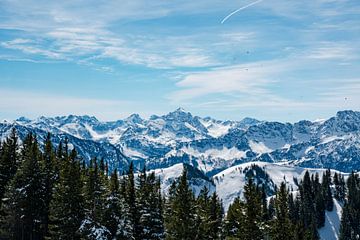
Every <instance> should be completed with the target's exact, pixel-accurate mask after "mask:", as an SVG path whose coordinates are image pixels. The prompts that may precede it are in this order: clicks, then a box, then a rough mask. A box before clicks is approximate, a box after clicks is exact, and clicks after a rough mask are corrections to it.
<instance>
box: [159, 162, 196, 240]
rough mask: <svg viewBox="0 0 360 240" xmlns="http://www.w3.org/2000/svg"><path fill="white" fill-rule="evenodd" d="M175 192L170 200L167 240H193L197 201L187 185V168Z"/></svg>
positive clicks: (166, 220)
mask: <svg viewBox="0 0 360 240" xmlns="http://www.w3.org/2000/svg"><path fill="white" fill-rule="evenodd" d="M173 190H174V192H173V194H174V196H172V197H171V198H170V199H169V200H170V203H169V206H170V207H171V210H172V214H167V218H166V219H165V223H166V225H165V226H166V231H167V232H166V233H167V234H166V239H169V240H177V239H183V240H191V239H193V238H194V236H195V235H196V219H195V199H194V194H193V192H192V190H191V189H190V188H189V185H188V183H187V170H186V167H184V171H183V173H182V175H181V177H180V179H179V182H178V183H177V184H176V188H175V189H173Z"/></svg>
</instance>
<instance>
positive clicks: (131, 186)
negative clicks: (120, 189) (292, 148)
mask: <svg viewBox="0 0 360 240" xmlns="http://www.w3.org/2000/svg"><path fill="white" fill-rule="evenodd" d="M125 196H126V198H125V199H126V203H127V206H128V212H129V216H130V222H131V225H132V236H133V238H134V239H135V240H138V239H141V238H140V236H141V227H140V225H139V220H140V214H139V212H138V208H137V203H136V187H135V176H134V165H133V163H132V162H131V163H130V166H129V171H128V174H127V176H126V190H125Z"/></svg>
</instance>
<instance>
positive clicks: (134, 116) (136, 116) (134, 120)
mask: <svg viewBox="0 0 360 240" xmlns="http://www.w3.org/2000/svg"><path fill="white" fill-rule="evenodd" d="M126 121H129V122H132V123H142V121H143V119H142V118H141V117H140V115H139V114H137V113H133V114H131V115H130V116H129V117H127V118H126Z"/></svg>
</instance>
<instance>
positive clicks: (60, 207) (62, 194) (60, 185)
mask: <svg viewBox="0 0 360 240" xmlns="http://www.w3.org/2000/svg"><path fill="white" fill-rule="evenodd" d="M58 153H59V151H58ZM58 157H61V158H62V159H63V160H62V164H61V169H60V175H59V180H58V181H57V183H56V184H55V187H54V193H53V198H52V200H51V202H50V225H49V230H50V236H51V238H50V239H59V240H60V239H61V240H65V239H66V240H68V239H69V240H75V239H80V234H79V228H80V227H81V223H82V221H83V219H84V201H83V195H82V181H81V180H82V179H81V171H80V163H79V161H78V159H77V153H76V151H75V149H74V150H72V152H71V155H70V156H68V154H67V153H65V152H62V153H61V155H60V154H58Z"/></svg>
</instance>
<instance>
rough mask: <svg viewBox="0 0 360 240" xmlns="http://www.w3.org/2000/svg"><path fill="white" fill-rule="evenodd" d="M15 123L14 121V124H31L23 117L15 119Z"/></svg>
mask: <svg viewBox="0 0 360 240" xmlns="http://www.w3.org/2000/svg"><path fill="white" fill-rule="evenodd" d="M15 121H16V122H21V123H29V122H31V120H30V119H29V118H27V117H24V116H22V117H19V118H18V119H16V120H15Z"/></svg>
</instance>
